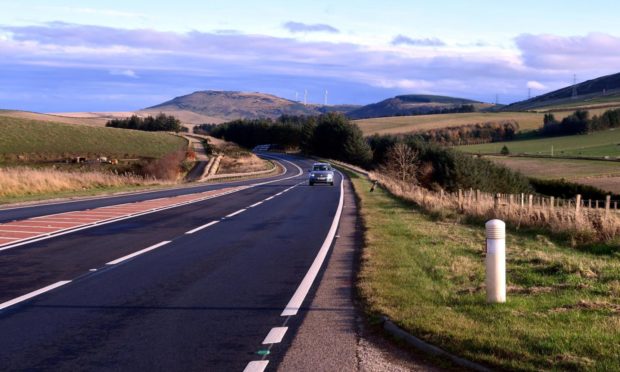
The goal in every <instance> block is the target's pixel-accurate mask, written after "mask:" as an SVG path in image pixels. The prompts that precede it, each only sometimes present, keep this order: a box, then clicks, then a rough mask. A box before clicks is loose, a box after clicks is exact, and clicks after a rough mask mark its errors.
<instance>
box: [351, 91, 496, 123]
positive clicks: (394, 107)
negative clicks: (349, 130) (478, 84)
mask: <svg viewBox="0 0 620 372" xmlns="http://www.w3.org/2000/svg"><path fill="white" fill-rule="evenodd" d="M462 105H474V106H475V107H476V109H479V108H483V107H488V106H489V105H486V104H483V103H481V102H478V101H473V100H470V99H465V98H454V97H445V96H433V95H422V94H409V95H402V96H396V97H394V98H388V99H386V100H383V101H381V102H378V103H373V104H370V105H366V106H363V107H360V108H359V109H356V110H353V111H350V112H349V113H347V116H348V117H350V118H351V119H367V118H379V117H387V116H409V115H427V114H434V113H437V112H438V111H442V110H450V109H456V108H458V107H460V106H462Z"/></svg>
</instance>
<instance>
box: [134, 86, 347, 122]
mask: <svg viewBox="0 0 620 372" xmlns="http://www.w3.org/2000/svg"><path fill="white" fill-rule="evenodd" d="M357 107H358V106H352V105H337V106H323V105H304V104H302V103H300V102H295V101H291V100H288V99H284V98H280V97H277V96H274V95H271V94H265V93H249V92H235V91H212V90H208V91H199V92H194V93H191V94H188V95H185V96H181V97H176V98H174V99H172V100H170V101H167V102H164V103H162V104H159V105H156V106H152V107H149V108H146V109H144V110H142V111H141V112H151V113H152V112H165V113H169V114H172V115H175V114H176V115H175V116H178V115H179V113H182V112H185V113H187V112H191V113H193V114H194V115H195V114H197V115H200V118H203V119H209V118H210V119H212V120H211V121H208V122H211V123H219V122H223V121H228V120H235V119H242V118H243V119H258V118H273V119H275V118H277V117H279V116H281V115H318V114H320V113H323V112H329V111H348V110H351V109H353V108H357ZM181 120H183V119H181ZM203 122H207V121H204V120H203Z"/></svg>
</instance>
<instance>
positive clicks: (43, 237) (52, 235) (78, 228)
mask: <svg viewBox="0 0 620 372" xmlns="http://www.w3.org/2000/svg"><path fill="white" fill-rule="evenodd" d="M265 157H270V156H265ZM272 158H274V159H276V160H280V161H284V162H287V163H289V164H291V165H292V166H294V167H295V168H297V170H298V173H297V174H295V175H293V176H290V177H286V178H278V179H276V180H271V181H266V182H261V183H255V184H250V185H241V186H231V187H238V189H236V190H233V191H228V192H225V193H222V194H216V195H212V196H207V197H204V198H200V199H196V200H192V201H189V202H181V203H178V204H172V205H169V206H166V207H160V208H155V209H152V210H148V211H145V212H139V213H133V214H129V215H127V216H124V217H119V218H112V219H109V220H101V221H98V222H91V223H85V224H82V225H78V226H75V227H70V228H67V229H61V230H58V231H56V232H53V233H46V234H41V235H38V236H34V237H31V238H26V239H19V240H17V241H16V242H6V243H2V244H0V252H1V251H4V250H7V249H12V248H17V247H20V246H22V245H26V244H31V243H35V242H39V241H41V240H47V239H51V238H55V237H58V236H63V235H67V234H71V233H74V232H77V231H81V230H86V229H90V228H92V227H97V226H102V225H107V224H110V223H114V222H119V221H123V220H127V219H130V218H134V217H140V216H143V215H147V214H151V213H157V212H161V211H164V210H168V209H172V208H176V207H180V206H184V205H188V204H193V203H199V202H201V201H205V200H209V199H215V198H219V197H222V196H225V195H230V194H234V193H236V192H239V191H243V190H247V189H250V188H253V187H256V186H262V185H267V184H270V183H274V182H280V181H286V180H289V179H291V178H295V177H299V176H301V175H302V174H303V170H302V169H301V168H300V167H299V166H298V165H297V164H295V163H293V162H291V161H289V160H285V159H279V158H277V157H273V156H272ZM284 170H285V172H284V173H283V174H282V175H285V174H287V173H288V169H286V168H284ZM224 185H226V184H224ZM197 187H202V186H197ZM205 192H206V191H205ZM184 195H190V194H184ZM184 195H179V196H184ZM160 199H165V198H160ZM270 199H273V197H271V198H270ZM270 199H267V200H270ZM151 200H155V199H151ZM148 201H150V200H145V202H148ZM136 203H139V202H136ZM125 204H132V203H122V204H118V205H111V206H106V207H101V208H111V207H116V206H120V205H125ZM65 213H71V212H63V213H58V214H65ZM58 214H51V215H48V216H38V217H33V218H30V219H28V220H33V219H37V218H43V217H49V216H55V215H58Z"/></svg>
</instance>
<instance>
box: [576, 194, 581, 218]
mask: <svg viewBox="0 0 620 372" xmlns="http://www.w3.org/2000/svg"><path fill="white" fill-rule="evenodd" d="M580 207H581V194H577V196H576V197H575V219H577V216H579V208H580Z"/></svg>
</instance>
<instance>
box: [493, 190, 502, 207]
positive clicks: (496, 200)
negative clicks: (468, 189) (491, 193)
mask: <svg viewBox="0 0 620 372" xmlns="http://www.w3.org/2000/svg"><path fill="white" fill-rule="evenodd" d="M500 197H501V195H500V194H495V197H494V198H493V208H495V209H496V210H497V209H499V198H500Z"/></svg>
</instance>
